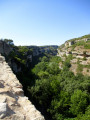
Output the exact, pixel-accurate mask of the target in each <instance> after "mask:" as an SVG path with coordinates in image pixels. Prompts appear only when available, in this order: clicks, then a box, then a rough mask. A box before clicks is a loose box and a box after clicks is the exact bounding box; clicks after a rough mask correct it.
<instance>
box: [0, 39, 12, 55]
mask: <svg viewBox="0 0 90 120" xmlns="http://www.w3.org/2000/svg"><path fill="white" fill-rule="evenodd" d="M11 51H12V47H10V45H8V44H7V43H6V42H5V41H2V40H0V53H2V54H6V55H8V54H9V53H10V52H11Z"/></svg>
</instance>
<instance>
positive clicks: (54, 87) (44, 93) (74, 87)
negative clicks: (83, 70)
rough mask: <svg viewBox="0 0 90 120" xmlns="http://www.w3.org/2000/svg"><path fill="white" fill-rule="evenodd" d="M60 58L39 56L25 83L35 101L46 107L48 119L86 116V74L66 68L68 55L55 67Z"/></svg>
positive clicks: (89, 98) (89, 113)
mask: <svg viewBox="0 0 90 120" xmlns="http://www.w3.org/2000/svg"><path fill="white" fill-rule="evenodd" d="M60 61H61V59H60V58H58V57H52V58H51V59H48V58H46V57H44V58H42V60H41V62H40V63H38V64H37V65H36V66H35V67H34V68H33V70H32V72H33V73H34V74H35V76H36V77H37V78H36V79H35V84H34V85H33V86H32V87H28V91H29V92H30V93H31V95H32V97H33V100H34V101H35V103H37V104H38V105H39V107H40V106H41V107H42V108H43V109H44V110H46V111H47V112H48V113H49V114H50V115H51V117H52V120H87V119H88V120H89V119H90V77H87V76H83V75H81V74H78V75H77V76H74V74H73V73H72V72H70V71H69V67H70V63H69V57H68V58H67V60H66V61H65V62H64V66H63V70H60V69H59V66H58V62H60Z"/></svg>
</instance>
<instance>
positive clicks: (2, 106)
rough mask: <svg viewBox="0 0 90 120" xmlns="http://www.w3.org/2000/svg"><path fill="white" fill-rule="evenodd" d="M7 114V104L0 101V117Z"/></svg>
mask: <svg viewBox="0 0 90 120" xmlns="http://www.w3.org/2000/svg"><path fill="white" fill-rule="evenodd" d="M6 114H7V104H6V103H0V118H1V119H2V118H4V117H5V116H6Z"/></svg>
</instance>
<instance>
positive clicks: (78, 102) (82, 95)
mask: <svg viewBox="0 0 90 120" xmlns="http://www.w3.org/2000/svg"><path fill="white" fill-rule="evenodd" d="M87 105H88V95H87V94H86V92H82V91H81V90H75V91H74V94H73V95H72V96H71V105H70V106H71V108H70V111H71V112H72V114H73V115H78V114H81V113H84V112H85V108H86V107H87Z"/></svg>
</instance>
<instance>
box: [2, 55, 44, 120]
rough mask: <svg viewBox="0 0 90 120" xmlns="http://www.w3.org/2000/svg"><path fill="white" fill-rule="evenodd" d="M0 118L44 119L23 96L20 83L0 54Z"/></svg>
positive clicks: (16, 119)
mask: <svg viewBox="0 0 90 120" xmlns="http://www.w3.org/2000/svg"><path fill="white" fill-rule="evenodd" d="M0 68H1V69H0V119H3V120H45V119H44V117H43V116H42V115H41V113H40V112H39V111H38V110H36V108H35V107H34V105H32V103H31V102H30V101H29V100H28V98H27V97H25V96H24V94H23V90H22V85H21V84H20V83H19V81H18V79H17V78H16V76H15V75H14V73H13V72H12V70H11V68H10V67H9V65H8V64H7V63H6V62H5V58H4V57H3V56H1V55H0Z"/></svg>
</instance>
